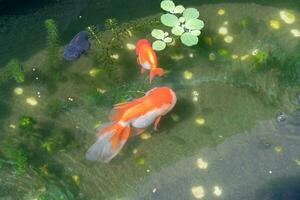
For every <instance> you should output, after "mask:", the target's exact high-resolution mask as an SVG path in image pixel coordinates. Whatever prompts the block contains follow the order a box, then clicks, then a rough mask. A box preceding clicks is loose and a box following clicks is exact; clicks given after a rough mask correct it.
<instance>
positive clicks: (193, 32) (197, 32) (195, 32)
mask: <svg viewBox="0 0 300 200" xmlns="http://www.w3.org/2000/svg"><path fill="white" fill-rule="evenodd" d="M191 34H192V35H194V36H199V35H200V34H201V31H199V30H193V31H191Z"/></svg>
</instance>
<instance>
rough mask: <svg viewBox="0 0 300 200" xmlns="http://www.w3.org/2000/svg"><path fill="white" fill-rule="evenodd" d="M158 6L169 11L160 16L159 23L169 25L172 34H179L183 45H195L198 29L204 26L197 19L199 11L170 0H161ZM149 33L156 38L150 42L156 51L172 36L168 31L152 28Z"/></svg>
mask: <svg viewBox="0 0 300 200" xmlns="http://www.w3.org/2000/svg"><path fill="white" fill-rule="evenodd" d="M160 7H161V8H162V9H163V10H164V11H167V12H169V13H166V14H163V15H162V16H161V17H160V21H161V23H162V24H164V25H165V26H167V27H171V28H172V29H171V32H172V34H173V35H175V36H180V40H181V42H182V43H183V44H184V45H186V46H193V45H196V44H197V43H198V41H199V40H198V36H199V35H200V34H201V31H200V30H201V29H202V28H203V27H204V22H203V21H202V20H200V19H198V17H199V11H198V10H197V9H195V8H184V7H183V6H182V5H177V6H176V5H175V4H174V2H173V1H171V0H164V1H162V2H161V4H160ZM177 15H182V16H177ZM151 34H152V36H153V37H154V38H156V39H157V40H156V41H154V42H153V44H152V46H153V48H154V49H155V50H156V51H161V50H163V49H165V47H166V43H170V42H172V38H171V37H168V35H169V34H168V32H164V31H162V30H159V29H154V30H153V31H152V33H151Z"/></svg>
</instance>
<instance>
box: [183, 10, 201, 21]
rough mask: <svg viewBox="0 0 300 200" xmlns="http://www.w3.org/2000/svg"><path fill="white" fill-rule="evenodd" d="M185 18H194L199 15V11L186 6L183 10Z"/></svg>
mask: <svg viewBox="0 0 300 200" xmlns="http://www.w3.org/2000/svg"><path fill="white" fill-rule="evenodd" d="M183 17H184V18H185V20H188V19H196V18H198V17H199V11H198V10H197V9H196V8H187V9H185V10H184V11H183Z"/></svg>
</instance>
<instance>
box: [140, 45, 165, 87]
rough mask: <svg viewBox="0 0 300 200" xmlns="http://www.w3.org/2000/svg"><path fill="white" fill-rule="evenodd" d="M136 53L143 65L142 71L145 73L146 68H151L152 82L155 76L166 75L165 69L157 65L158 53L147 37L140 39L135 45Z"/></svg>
mask: <svg viewBox="0 0 300 200" xmlns="http://www.w3.org/2000/svg"><path fill="white" fill-rule="evenodd" d="M135 53H136V55H137V61H138V63H139V64H140V65H141V66H142V68H141V73H142V74H143V73H145V72H146V70H150V75H149V77H150V78H149V79H150V83H151V80H152V79H153V78H154V77H155V76H157V75H158V76H162V75H164V70H163V69H162V68H159V67H157V57H156V54H155V52H154V50H153V48H152V46H151V44H150V42H149V41H148V40H147V39H140V40H138V41H137V43H136V45H135Z"/></svg>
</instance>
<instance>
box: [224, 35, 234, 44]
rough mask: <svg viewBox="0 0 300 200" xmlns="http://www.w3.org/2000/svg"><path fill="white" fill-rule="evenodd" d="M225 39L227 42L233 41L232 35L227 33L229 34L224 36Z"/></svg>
mask: <svg viewBox="0 0 300 200" xmlns="http://www.w3.org/2000/svg"><path fill="white" fill-rule="evenodd" d="M224 41H225V42H226V43H231V42H232V41H233V37H232V36H230V35H227V36H225V37H224Z"/></svg>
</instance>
